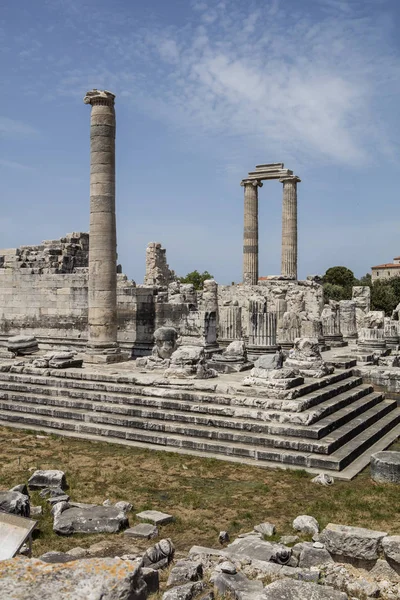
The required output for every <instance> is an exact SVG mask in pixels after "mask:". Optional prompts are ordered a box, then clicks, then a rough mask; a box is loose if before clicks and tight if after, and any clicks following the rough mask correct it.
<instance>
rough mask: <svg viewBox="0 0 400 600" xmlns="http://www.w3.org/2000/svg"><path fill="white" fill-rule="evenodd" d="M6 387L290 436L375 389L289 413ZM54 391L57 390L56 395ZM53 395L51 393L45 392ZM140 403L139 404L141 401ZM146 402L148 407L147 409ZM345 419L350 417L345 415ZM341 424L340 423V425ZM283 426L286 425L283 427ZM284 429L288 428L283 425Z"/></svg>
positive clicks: (1, 394) (71, 402) (30, 398)
mask: <svg viewBox="0 0 400 600" xmlns="http://www.w3.org/2000/svg"><path fill="white" fill-rule="evenodd" d="M4 387H11V388H17V390H18V391H14V390H13V391H4V390H3V391H0V399H3V400H5V401H7V400H10V401H13V402H16V401H19V402H27V403H31V404H44V405H49V406H59V407H65V408H69V409H74V408H77V409H82V410H86V411H87V412H93V411H99V410H101V411H103V412H112V413H117V414H125V415H129V416H136V417H143V418H147V419H162V420H174V421H182V422H192V423H193V422H196V423H198V424H207V423H208V422H209V421H210V417H211V418H212V419H213V420H214V421H216V422H217V423H220V425H221V426H222V427H231V428H237V429H248V430H251V431H257V432H259V433H271V432H273V433H276V434H279V433H281V432H280V431H279V430H278V429H277V427H275V429H273V430H270V429H269V425H268V424H269V423H270V424H272V423H280V424H284V425H285V427H286V429H287V431H284V433H285V434H287V435H305V436H306V437H315V438H318V436H319V434H318V430H313V429H310V428H309V427H308V426H307V424H311V423H316V422H318V420H320V419H322V418H323V417H325V416H326V415H331V414H333V413H335V412H336V411H339V410H341V409H342V408H343V407H351V405H352V404H353V403H354V402H356V401H358V400H359V399H360V398H362V397H363V396H367V395H368V394H370V393H371V391H372V386H371V385H364V384H363V385H359V386H358V387H356V388H352V389H350V390H347V391H345V392H343V393H341V394H338V395H337V396H335V397H334V398H329V400H327V401H325V402H324V403H321V404H320V405H319V406H318V407H317V408H309V409H307V410H305V411H303V412H289V411H279V410H276V411H272V410H266V409H264V408H262V407H259V408H251V407H247V406H225V405H224V406H220V405H218V404H217V405H214V404H206V405H203V404H201V403H197V404H194V403H193V402H187V401H186V402H184V401H170V400H164V399H163V398H159V399H157V400H156V401H154V400H152V402H151V407H150V408H149V407H148V402H147V400H148V399H147V398H144V399H143V398H140V397H134V398H129V397H128V396H115V395H112V394H110V395H107V396H106V397H107V401H106V402H104V401H97V400H91V401H89V400H81V399H80V398H77V399H75V398H71V397H70V395H69V394H66V397H64V396H57V392H59V390H58V388H47V387H42V388H39V387H37V386H36V388H34V389H35V390H37V391H38V393H32V392H31V391H30V390H29V386H28V385H26V384H23V385H19V384H17V383H14V382H13V383H12V384H10V386H8V384H4V385H3V388H4ZM52 392H54V393H55V397H53V395H52ZM63 392H64V393H66V392H68V390H67V389H63ZM45 394H49V396H47V395H45ZM137 403H139V405H138V404H137ZM143 403H144V404H145V407H144V408H143ZM288 406H291V407H292V410H294V411H296V410H297V409H298V406H297V403H296V401H293V402H291V403H290V405H288ZM348 411H349V412H348V415H349V418H350V416H351V408H349V409H348ZM341 418H342V422H343V420H344V419H345V418H346V417H345V416H344V415H341ZM290 425H293V426H294V428H293V433H291V432H290V428H288V427H289V426H290ZM298 425H305V426H307V427H303V428H302V429H301V430H299V431H296V429H295V427H296V426H298ZM334 426H335V425H334V417H333V418H332V419H331V420H330V422H329V430H331V429H332V428H334ZM338 426H339V425H338ZM281 429H282V427H281ZM283 429H284V427H283Z"/></svg>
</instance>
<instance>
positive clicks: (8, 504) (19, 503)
mask: <svg viewBox="0 0 400 600" xmlns="http://www.w3.org/2000/svg"><path fill="white" fill-rule="evenodd" d="M0 512H6V513H10V514H12V515H19V516H20V517H30V514H31V508H30V501H29V496H26V495H25V494H21V493H20V492H13V491H10V492H0Z"/></svg>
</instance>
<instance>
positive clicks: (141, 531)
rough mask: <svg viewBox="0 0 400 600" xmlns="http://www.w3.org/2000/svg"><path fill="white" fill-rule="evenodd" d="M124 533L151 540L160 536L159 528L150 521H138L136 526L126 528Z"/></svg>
mask: <svg viewBox="0 0 400 600" xmlns="http://www.w3.org/2000/svg"><path fill="white" fill-rule="evenodd" d="M124 535H127V536H128V537H133V538H143V539H146V540H150V539H151V538H155V537H157V536H158V529H157V527H156V526H155V525H150V523H138V524H137V525H135V526H134V527H130V528H129V529H126V530H125V531H124Z"/></svg>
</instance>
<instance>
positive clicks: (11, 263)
mask: <svg viewBox="0 0 400 600" xmlns="http://www.w3.org/2000/svg"><path fill="white" fill-rule="evenodd" d="M88 261H89V234H88V233H82V232H78V233H68V234H67V235H66V236H65V237H63V238H61V239H59V240H44V241H43V242H42V243H41V244H39V245H37V246H20V247H19V248H8V249H5V250H0V269H12V270H14V271H19V270H21V271H22V270H24V271H25V270H26V271H28V272H29V273H36V274H42V273H53V274H55V273H73V272H74V270H75V269H77V268H82V267H87V266H88V264H89V262H88Z"/></svg>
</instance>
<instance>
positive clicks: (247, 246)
mask: <svg viewBox="0 0 400 600" xmlns="http://www.w3.org/2000/svg"><path fill="white" fill-rule="evenodd" d="M240 185H241V186H243V187H244V229H243V283H244V284H245V285H257V283H258V188H259V187H262V185H263V184H262V183H261V181H252V180H249V179H244V180H243V181H242V182H241V184H240Z"/></svg>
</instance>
